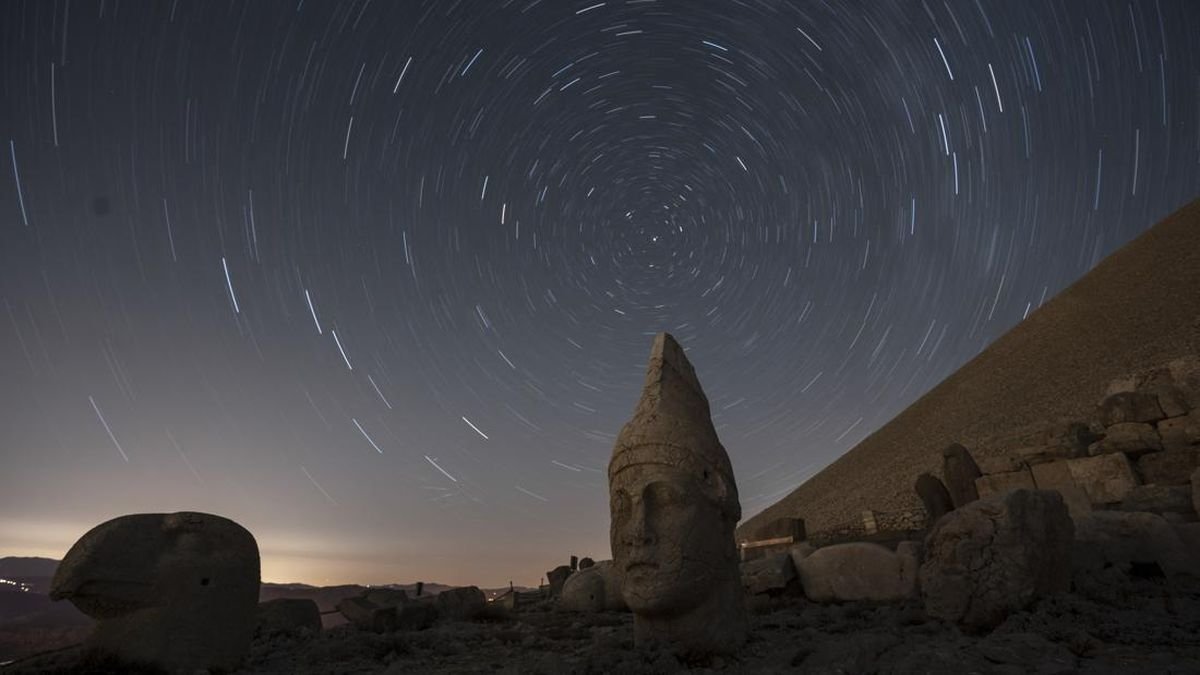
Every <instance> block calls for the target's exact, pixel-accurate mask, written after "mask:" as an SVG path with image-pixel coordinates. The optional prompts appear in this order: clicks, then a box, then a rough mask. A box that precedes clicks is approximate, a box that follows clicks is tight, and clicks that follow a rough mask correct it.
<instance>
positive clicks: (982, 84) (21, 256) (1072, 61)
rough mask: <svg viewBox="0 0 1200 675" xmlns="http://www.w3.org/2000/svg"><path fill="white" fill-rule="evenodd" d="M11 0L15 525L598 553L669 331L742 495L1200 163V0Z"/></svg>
mask: <svg viewBox="0 0 1200 675" xmlns="http://www.w3.org/2000/svg"><path fill="white" fill-rule="evenodd" d="M0 17H2V18H0V41H2V50H3V51H2V53H3V60H2V61H0V76H2V79H0V100H2V103H0V111H2V112H0V133H2V135H0V138H3V139H4V140H7V142H8V143H7V144H8V150H9V155H10V162H8V164H9V165H10V166H9V167H6V168H7V169H8V171H9V173H10V175H9V176H6V177H5V178H4V179H2V180H0V300H2V302H3V305H4V310H3V316H2V317H0V463H2V464H0V555H47V556H52V557H59V556H61V555H62V553H63V552H65V550H66V549H67V547H68V546H70V544H71V543H72V542H73V541H74V540H75V539H76V538H77V537H78V536H79V535H80V534H82V533H83V532H84V531H85V530H87V529H88V528H90V527H91V526H92V525H94V524H96V523H98V522H100V521H102V520H105V519H107V518H110V517H114V516H116V515H120V514H124V513H135V512H168V511H175V510H198V511H207V512H212V513H217V514H220V515H224V516H227V517H230V518H233V519H235V520H237V521H238V522H240V523H242V524H243V525H245V526H246V527H247V528H248V529H250V530H251V531H252V532H253V533H254V534H255V535H256V537H257V538H258V541H259V546H260V548H261V549H262V553H263V575H264V579H266V580H272V581H305V582H309V583H343V582H357V583H387V582H410V581H415V580H418V579H423V580H427V581H437V582H441V583H472V584H480V585H493V586H494V585H501V584H507V582H508V580H509V579H513V580H517V583H524V584H530V585H532V584H534V583H536V582H537V580H538V577H539V576H540V575H541V574H542V573H543V572H544V571H545V570H548V569H551V568H553V567H554V566H556V565H558V564H561V563H562V562H563V561H565V560H566V558H567V556H568V555H570V554H577V555H580V556H585V555H586V556H591V557H593V558H596V559H604V558H608V557H610V552H609V550H608V539H607V537H608V508H607V498H608V497H607V480H606V475H605V467H606V465H607V462H608V459H609V456H610V453H611V451H612V444H613V441H614V439H615V437H616V434H617V432H618V430H619V429H620V427H621V425H622V424H623V423H624V421H625V420H626V419H627V417H628V415H629V414H630V412H631V411H632V409H633V406H634V404H635V403H636V400H637V396H638V392H639V390H640V386H641V381H642V377H643V374H644V368H645V359H646V356H647V354H648V351H649V348H650V344H651V339H652V336H653V334H654V333H656V332H658V331H663V330H666V331H670V332H671V333H673V334H674V335H675V336H676V337H677V338H678V339H679V340H680V342H681V344H683V345H684V346H685V347H686V348H687V350H688V353H689V358H690V359H691V360H692V362H693V363H694V364H695V365H696V368H697V370H698V374H699V376H700V379H701V382H702V383H703V385H704V387H705V389H706V391H707V393H708V395H709V398H710V402H711V404H712V411H713V415H714V422H715V423H716V426H717V430H718V433H719V434H720V436H721V439H722V441H723V443H724V444H725V446H726V447H727V449H728V452H729V455H730V457H731V458H732V461H733V464H734V469H735V472H736V476H737V480H738V484H739V492H740V493H741V495H742V502H743V504H742V506H743V512H744V513H745V514H746V515H747V516H749V515H753V514H754V513H756V512H758V511H760V510H761V509H763V508H765V507H766V506H768V505H770V504H771V503H773V501H774V500H776V499H778V498H779V497H781V496H782V495H784V494H786V493H787V492H788V491H790V490H791V489H792V488H794V487H795V486H796V485H797V484H799V483H800V482H802V481H804V480H805V479H806V478H807V477H809V476H811V475H813V474H814V473H816V472H817V471H819V470H820V469H821V468H822V467H823V466H825V465H826V464H828V463H829V462H831V461H832V460H834V459H835V458H837V457H838V456H839V455H841V454H842V453H844V452H845V451H846V450H848V449H850V448H851V447H853V446H854V445H855V444H856V443H857V442H859V441H861V440H862V439H863V438H864V437H866V436H867V435H868V434H870V433H871V432H872V431H874V430H875V429H877V428H878V427H879V426H881V425H882V424H883V423H885V422H887V421H888V420H889V419H891V418H892V417H893V416H895V415H896V414H897V413H898V412H900V411H901V410H903V409H904V408H905V407H906V406H907V405H908V404H910V403H912V402H913V401H914V400H915V399H916V398H918V397H919V396H920V395H921V394H922V393H924V392H925V391H927V390H928V389H929V388H931V387H932V386H933V385H935V384H936V383H938V382H939V381H940V380H942V379H943V378H944V377H946V376H947V375H949V374H950V373H952V372H953V371H954V370H955V369H956V368H958V367H959V366H961V365H962V364H963V363H965V362H966V361H967V360H969V359H970V358H971V357H972V356H974V355H975V354H976V353H978V352H979V351H980V350H981V349H983V348H984V347H985V346H987V345H988V344H989V343H990V342H991V341H993V340H994V339H996V338H997V337H998V336H1000V335H1001V334H1003V333H1004V332H1005V331H1006V330H1008V329H1009V328H1011V327H1012V326H1014V325H1015V324H1017V323H1018V322H1020V321H1021V320H1023V319H1024V318H1025V317H1027V316H1028V315H1029V313H1030V312H1031V311H1033V310H1036V308H1037V307H1038V306H1039V305H1041V304H1042V303H1043V302H1045V301H1046V300H1047V299H1048V298H1050V297H1053V296H1054V294H1055V293H1056V292H1058V291H1059V290H1061V289H1062V288H1064V287H1065V286H1066V285H1068V284H1070V283H1071V282H1072V281H1074V280H1075V279H1077V278H1078V277H1079V276H1081V275H1082V274H1083V273H1085V272H1086V271H1087V270H1089V269H1090V268H1091V267H1092V266H1094V265H1095V264H1096V263H1097V262H1098V261H1099V260H1100V259H1102V258H1103V257H1104V256H1105V255H1107V254H1108V253H1111V252H1112V251H1113V250H1115V249H1116V248H1117V247H1119V246H1120V245H1121V244H1122V243H1124V242H1126V241H1128V240H1129V239H1131V238H1132V237H1134V236H1135V235H1137V234H1138V233H1140V232H1141V231H1143V230H1144V229H1145V228H1146V227H1148V226H1150V225H1151V224H1153V223H1154V222H1155V221H1157V220H1158V219H1160V218H1161V217H1162V216H1164V215H1166V214H1167V213H1169V212H1170V211H1172V210H1173V209H1174V208H1176V207H1178V206H1179V205H1181V204H1183V203H1184V202H1186V201H1188V200H1190V199H1192V198H1194V197H1196V196H1197V194H1198V193H1200V43H1197V41H1196V40H1195V37H1194V36H1195V35H1197V34H1200V3H1196V2H1193V1H1190V0H1157V1H1136V2H1128V1H1125V0H1122V1H1120V2H1109V1H1103V0H1094V1H1088V2H1082V1H1067V2H1055V1H1049V0H1036V1H1034V0H1030V1H1023V2H1017V1H1015V0H953V1H943V0H923V1H915V0H914V1H912V2H871V3H862V2H851V1H849V0H845V1H842V0H824V1H811V2H810V1H803V2H800V1H797V2H781V1H777V0H686V1H685V0H621V1H612V0H610V1H608V2H565V1H563V2H560V1H558V0H554V1H551V0H497V1H488V2H483V1H474V0H473V1H471V2H463V1H461V0H457V1H440V2H437V1H428V0H420V1H419V0H411V1H410V0H405V1H404V2H370V1H369V0H367V1H365V2H364V1H358V0H355V1H353V2H329V1H320V0H298V1H296V2H287V3H284V2H269V1H255V2H231V3H217V2H195V1H193V2H187V1H184V0H175V1H174V2H170V3H137V2H124V3H122V2H114V1H101V2H82V1H79V0H76V1H74V2H60V1H50V0H45V1H33V0H30V1H26V2H19V1H15V0H14V1H12V2H7V3H5V4H4V5H3V7H2V8H0ZM1082 330H1103V327H1102V326H1094V327H1087V328H1082ZM114 450H115V451H116V452H114Z"/></svg>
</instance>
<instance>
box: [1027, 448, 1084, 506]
mask: <svg viewBox="0 0 1200 675" xmlns="http://www.w3.org/2000/svg"><path fill="white" fill-rule="evenodd" d="M1030 471H1031V472H1032V473H1033V484H1034V486H1036V487H1037V489H1039V490H1055V491H1057V492H1058V493H1059V494H1060V495H1062V498H1063V502H1064V503H1065V504H1066V505H1067V510H1068V511H1069V512H1070V513H1071V517H1072V518H1078V517H1079V516H1084V515H1087V514H1088V513H1091V511H1092V500H1091V499H1090V498H1088V495H1087V493H1086V492H1084V490H1083V488H1081V487H1079V485H1078V484H1077V483H1076V482H1075V478H1074V477H1073V476H1072V475H1071V468H1070V467H1069V466H1067V463H1066V461H1060V462H1049V463H1047V464H1038V465H1036V466H1033V467H1030Z"/></svg>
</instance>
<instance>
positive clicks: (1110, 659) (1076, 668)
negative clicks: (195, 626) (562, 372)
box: [0, 576, 1200, 675]
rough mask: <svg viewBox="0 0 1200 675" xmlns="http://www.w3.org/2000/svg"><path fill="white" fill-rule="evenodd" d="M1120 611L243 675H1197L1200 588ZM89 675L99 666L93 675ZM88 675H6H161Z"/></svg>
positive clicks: (835, 627)
mask: <svg viewBox="0 0 1200 675" xmlns="http://www.w3.org/2000/svg"><path fill="white" fill-rule="evenodd" d="M1124 584H1125V585H1124V589H1125V592H1124V593H1123V594H1122V595H1121V598H1120V602H1119V603H1118V604H1114V603H1113V602H1111V601H1103V600H1096V599H1087V598H1084V597H1082V596H1080V595H1076V594H1055V595H1051V596H1049V597H1046V598H1043V599H1042V600H1040V601H1038V602H1037V603H1036V604H1034V605H1033V606H1032V607H1030V608H1029V609H1027V610H1024V611H1017V612H1014V613H1012V614H1011V615H1009V617H1008V618H1007V619H1006V620H1005V621H1004V622H1003V623H1001V624H1000V625H999V626H997V627H996V629H995V630H993V631H992V632H991V633H989V634H987V635H982V636H973V635H969V634H966V633H964V632H963V631H962V630H960V629H959V628H958V627H957V625H955V624H953V623H949V622H944V621H939V620H937V619H933V618H930V617H929V616H928V615H927V614H926V613H925V611H924V610H923V609H922V607H921V603H920V602H919V601H916V600H913V601H909V602H904V603H893V604H871V603H863V602H850V603H844V604H833V605H817V604H813V603H808V602H806V601H804V600H803V599H800V598H792V597H783V598H773V599H771V598H756V599H754V601H753V602H752V610H751V613H750V636H749V641H748V642H747V644H746V645H745V646H744V647H743V648H742V649H741V650H740V651H739V652H738V653H737V654H736V655H735V656H733V657H726V658H717V659H713V660H710V661H707V662H697V663H685V662H681V661H680V660H679V659H677V658H676V657H674V656H672V655H670V653H668V652H666V651H663V650H660V649H656V648H653V647H649V648H646V649H635V648H634V644H633V616H632V615H631V614H629V613H626V612H597V613H578V612H562V611H557V610H554V609H553V608H552V605H550V604H548V603H541V604H539V605H535V606H533V607H532V608H531V609H529V610H528V611H521V612H518V613H516V614H511V615H509V616H507V617H503V616H501V615H492V620H490V621H475V622H464V621H444V620H443V621H439V622H437V623H436V624H434V625H433V626H432V627H431V628H429V629H427V630H422V631H396V632H389V633H372V632H367V631H359V630H355V629H354V628H353V627H352V626H348V625H347V626H340V627H337V628H333V629H328V630H325V631H323V632H322V633H321V634H319V635H317V636H312V637H308V638H305V637H302V636H297V635H287V634H279V635H275V636H271V637H266V636H263V637H260V638H257V639H256V640H255V641H254V643H253V646H252V649H251V654H250V658H249V660H248V662H247V663H246V664H245V665H244V666H243V668H242V669H240V670H237V671H234V672H235V673H238V674H244V675H248V674H251V673H253V674H258V673H264V674H265V673H295V674H296V675H326V674H328V675H334V674H342V673H431V674H449V673H510V674H513V675H518V674H519V675H540V674H546V675H550V674H553V675H567V674H572V673H578V674H593V673H595V674H599V673H622V674H626V673H628V674H631V675H638V674H650V673H675V672H697V673H700V672H704V673H711V672H720V673H738V674H741V673H747V674H748V673H881V674H892V673H897V674H898V673H946V674H948V675H949V674H951V673H953V674H958V673H1088V674H1090V673H1097V674H1101V673H1129V674H1134V673H1156V674H1157V673H1180V674H1182V673H1197V672H1200V586H1194V585H1193V586H1189V585H1187V584H1180V583H1171V582H1168V581H1167V579H1165V578H1163V577H1153V578H1140V577H1136V576H1135V577H1132V578H1125V580H1124ZM93 665H94V664H93ZM109 666H110V668H109V669H108V670H105V669H103V668H99V669H92V670H88V669H82V668H81V667H80V655H79V653H78V652H72V651H67V652H62V653H60V654H57V655H52V656H48V657H43V658H41V659H39V660H34V661H26V662H23V663H21V664H18V667H15V668H6V669H0V673H3V675H10V673H22V675H24V674H27V673H62V674H66V673H83V672H96V673H104V672H108V673H126V672H153V671H145V670H130V669H124V670H122V669H120V668H117V667H113V666H112V664H109Z"/></svg>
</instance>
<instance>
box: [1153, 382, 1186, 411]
mask: <svg viewBox="0 0 1200 675" xmlns="http://www.w3.org/2000/svg"><path fill="white" fill-rule="evenodd" d="M1149 393H1152V394H1154V396H1156V397H1157V398H1158V407H1160V408H1162V411H1163V416H1164V417H1179V416H1181V415H1186V414H1188V411H1189V410H1191V408H1192V406H1191V405H1190V404H1189V403H1188V396H1187V394H1186V393H1184V391H1183V390H1181V389H1180V388H1179V387H1176V386H1175V385H1173V384H1166V385H1161V386H1157V387H1154V388H1153V389H1151V390H1150V392H1149Z"/></svg>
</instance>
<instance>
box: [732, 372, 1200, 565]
mask: <svg viewBox="0 0 1200 675" xmlns="http://www.w3.org/2000/svg"><path fill="white" fill-rule="evenodd" d="M942 454H943V456H942V470H941V475H940V476H935V475H933V474H932V473H924V474H921V475H920V476H918V477H917V479H916V482H915V483H914V487H913V489H914V491H915V492H916V494H917V496H918V497H919V498H920V500H921V504H922V506H921V507H920V508H913V509H902V510H893V511H873V510H868V511H864V512H863V513H862V514H861V516H860V517H858V518H855V519H854V520H850V521H846V522H842V523H840V524H838V525H835V526H833V527H827V528H824V529H822V530H820V531H816V532H810V533H808V537H807V540H808V541H809V542H810V543H813V544H814V545H827V544H832V543H837V542H841V541H854V540H859V539H862V538H864V537H870V536H872V535H876V534H878V533H889V532H891V533H896V534H897V535H903V534H908V535H912V534H913V533H915V532H918V531H921V530H925V529H927V528H929V527H930V526H932V525H933V523H934V522H935V521H936V520H937V518H938V517H940V516H941V515H943V514H944V513H946V512H947V511H949V510H952V509H953V508H955V507H960V506H962V505H964V504H966V503H969V502H971V501H974V500H975V499H977V498H981V497H986V496H989V495H995V494H1003V493H1005V492H1008V491H1010V490H1014V489H1017V488H1027V489H1041V490H1055V491H1057V492H1059V493H1060V494H1061V495H1062V497H1063V500H1064V502H1065V503H1066V505H1067V508H1068V510H1069V511H1070V513H1071V516H1072V517H1079V516H1082V515H1085V514H1089V513H1093V512H1095V511H1109V510H1117V511H1128V512H1150V513H1156V514H1158V515H1161V516H1162V517H1164V518H1166V519H1167V520H1168V521H1170V522H1174V523H1189V522H1195V521H1196V520H1197V506H1196V504H1195V501H1200V500H1196V499H1194V496H1195V495H1196V492H1197V491H1196V490H1193V487H1192V474H1193V472H1194V471H1195V470H1196V469H1197V468H1200V358H1197V357H1194V356H1193V357H1186V358H1181V359H1176V360H1173V361H1171V362H1170V363H1167V364H1163V365H1161V366H1159V367H1156V368H1152V369H1149V370H1147V371H1144V372H1141V373H1135V374H1131V375H1129V376H1126V377H1123V378H1120V379H1118V380H1114V381H1113V382H1112V383H1111V384H1110V385H1109V388H1108V391H1107V392H1106V394H1105V396H1104V398H1103V399H1102V400H1101V401H1099V402H1098V404H1097V405H1096V408H1095V412H1094V413H1093V415H1092V416H1091V417H1090V418H1089V419H1060V420H1055V421H1052V422H1048V423H1043V424H1037V425H1031V426H1027V427H1022V428H1017V429H1010V430H1009V431H1008V432H1006V433H1004V434H1000V435H997V436H993V437H990V438H984V439H981V440H980V441H979V442H978V443H977V444H976V445H975V446H974V447H972V448H965V447H963V446H961V445H959V444H953V445H951V446H949V447H947V448H945V449H944V450H943V451H942ZM946 500H949V502H948V503H947V501H946ZM766 538H767V537H766V536H765V534H763V533H762V532H761V528H760V532H756V533H755V536H754V537H753V538H751V539H747V540H745V541H743V542H741V543H742V545H743V547H745V546H746V545H747V544H749V545H751V546H753V545H754V542H755V541H757V540H762V539H766Z"/></svg>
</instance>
